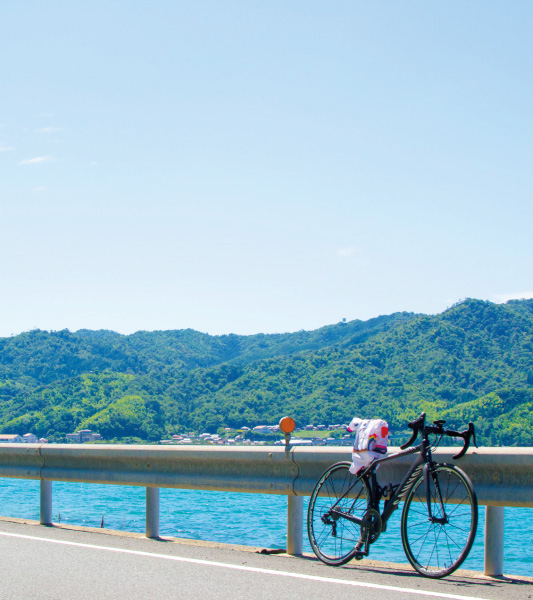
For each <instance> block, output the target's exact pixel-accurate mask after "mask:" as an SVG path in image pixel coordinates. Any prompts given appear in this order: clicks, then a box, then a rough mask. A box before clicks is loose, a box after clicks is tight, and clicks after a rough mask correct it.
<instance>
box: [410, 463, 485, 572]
mask: <svg viewBox="0 0 533 600" xmlns="http://www.w3.org/2000/svg"><path fill="white" fill-rule="evenodd" d="M436 472H437V473H438V481H439V487H440V490H441V495H442V501H443V505H444V514H443V511H442V508H441V504H440V502H439V501H438V497H437V491H436V486H435V482H434V481H433V478H432V477H431V475H430V497H431V507H432V509H431V510H432V515H433V517H435V518H434V520H433V521H431V520H430V519H429V515H428V509H427V502H426V485H425V482H424V478H423V477H421V478H420V479H418V480H417V481H416V482H415V484H414V486H413V488H412V490H411V492H410V493H409V495H408V498H407V501H406V505H405V508H404V512H403V516H402V541H403V545H404V549H405V553H406V556H407V558H408V560H409V562H410V563H411V564H412V565H413V567H414V568H415V569H416V570H417V571H418V572H419V573H421V574H422V575H426V576H428V577H444V576H445V575H448V574H450V573H452V572H453V571H455V570H456V569H457V568H458V567H459V566H460V565H461V563H462V562H463V561H464V559H465V558H466V557H467V555H468V552H469V551H470V548H471V547H472V543H473V541H474V537H475V534H476V529H477V501H476V498H475V494H474V492H473V490H472V488H471V486H470V485H469V482H468V480H467V479H466V477H464V476H463V475H462V473H460V472H458V470H456V469H454V468H452V467H447V466H442V467H438V468H437V469H436Z"/></svg>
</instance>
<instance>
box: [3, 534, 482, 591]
mask: <svg viewBox="0 0 533 600" xmlns="http://www.w3.org/2000/svg"><path fill="white" fill-rule="evenodd" d="M0 535H4V536H7V537H14V538H21V539H24V540H35V541H37V542H48V543H50V544H60V545H63V546H75V547H78V548H89V549H91V550H104V551H107V552H119V553H123V554H133V555H135V556H146V557H149V558H163V559H165V560H174V561H177V562H184V563H193V564H196V565H204V566H207V567H220V568H223V569H234V570H235V571H248V572H251V573H260V574H262V575H277V576H278V577H292V578H293V579H307V580H310V581H320V582H322V583H337V584H339V585H351V586H353V587H363V588H372V589H376V590H387V591H391V592H403V593H404V594H418V595H419V596H431V597H436V598H450V599H451V600H487V599H486V598H479V597H476V596H459V595H457V594H445V593H443V592H430V591H424V590H414V589H410V588H402V587H396V586H392V585H380V584H377V583H365V582H363V581H349V580H346V579H335V578H333V577H320V576H319V575H305V574H303V573H289V572H288V571H274V570H272V569H262V568H260V567H245V566H244V565H232V564H230V563H221V562H216V561H212V560H201V559H197V558H184V557H182V556H171V555H169V554H155V553H153V552H141V551H140V550H128V549H126V548H113V547H110V546H97V545H96V544H81V543H79V542H67V541H65V540H53V539H50V538H43V537H37V536H32V535H22V534H18V533H7V532H4V531H0Z"/></svg>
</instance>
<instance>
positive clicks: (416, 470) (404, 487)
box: [329, 439, 446, 528]
mask: <svg viewBox="0 0 533 600" xmlns="http://www.w3.org/2000/svg"><path fill="white" fill-rule="evenodd" d="M417 452H418V453H419V456H418V458H417V459H416V460H415V461H414V462H413V464H412V465H411V466H410V468H409V470H408V471H407V474H406V475H405V477H404V478H403V480H402V482H401V483H400V484H399V485H398V486H395V488H396V489H395V490H394V491H393V492H392V493H391V496H390V498H388V499H387V501H386V503H385V506H384V508H383V512H382V513H381V515H380V516H381V521H382V528H384V526H386V524H387V521H388V520H389V517H390V516H391V515H392V513H393V512H394V511H395V510H396V509H397V508H398V504H399V503H400V502H401V501H402V500H403V499H404V498H405V495H406V494H407V492H408V491H409V489H410V488H411V486H412V485H413V483H414V482H415V480H416V479H418V477H419V475H420V471H421V470H422V469H423V471H424V478H425V479H426V494H427V498H426V501H427V507H428V516H429V519H430V520H434V519H437V518H436V517H434V516H433V515H432V514H431V498H430V492H429V476H430V473H429V471H430V468H431V465H432V459H431V445H430V443H429V441H428V440H427V439H424V440H423V441H422V443H421V444H419V445H418V446H415V447H413V448H409V449H408V450H403V451H401V452H397V453H396V454H391V455H390V456H384V457H383V458H377V459H375V460H374V461H372V463H370V465H368V467H367V468H366V469H365V470H364V471H363V473H362V474H361V476H360V477H362V478H365V479H366V481H367V483H368V484H369V488H370V494H371V498H370V499H369V500H370V508H373V509H375V510H377V511H378V512H379V503H380V500H381V497H382V492H381V491H380V487H379V485H378V482H377V476H376V468H377V466H378V465H379V464H381V463H384V462H388V461H390V460H395V459H397V458H399V457H401V456H408V455H409V454H416V453H417ZM434 483H435V485H436V488H437V496H438V498H439V503H440V505H441V508H442V511H443V512H442V514H443V515H444V517H443V518H442V519H438V520H439V521H440V520H444V519H445V518H446V515H445V513H444V506H443V503H442V497H441V493H440V489H439V485H438V480H437V479H435V480H434ZM356 485H357V480H355V481H354V482H353V483H352V485H351V486H350V487H349V488H348V489H347V490H346V491H345V492H344V494H342V496H341V497H340V498H339V499H338V500H337V502H335V504H334V505H333V506H332V507H331V508H330V510H329V512H330V514H333V515H336V516H337V517H343V518H345V519H347V520H348V521H352V522H353V523H356V524H358V525H361V523H362V519H360V518H358V517H354V516H353V515H350V514H347V513H346V512H344V511H340V510H336V509H335V507H336V506H337V505H338V504H339V502H340V501H341V500H342V499H343V498H345V497H346V496H347V495H348V494H349V493H350V491H351V490H352V489H353V488H354V487H355V486H356ZM354 503H355V501H354Z"/></svg>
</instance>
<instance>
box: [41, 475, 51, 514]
mask: <svg viewBox="0 0 533 600" xmlns="http://www.w3.org/2000/svg"><path fill="white" fill-rule="evenodd" d="M40 523H41V525H52V482H51V481H45V480H44V479H41V519H40Z"/></svg>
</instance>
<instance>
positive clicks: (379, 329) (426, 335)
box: [0, 300, 533, 445]
mask: <svg viewBox="0 0 533 600" xmlns="http://www.w3.org/2000/svg"><path fill="white" fill-rule="evenodd" d="M532 406H533V301H532V300H522V301H510V302H508V303H507V304H492V303H490V302H483V301H479V300H466V301H464V302H462V303H460V304H458V305H456V306H454V307H452V308H451V309H449V310H447V311H445V312H444V313H442V314H440V315H435V316H427V315H416V314H412V313H397V314H393V315H389V316H382V317H378V318H376V319H371V320H369V321H352V322H349V323H339V324H336V325H330V326H327V327H323V328H321V329H318V330H315V331H300V332H296V333H285V334H272V335H266V334H258V335H252V336H238V335H224V336H210V335H207V334H203V333H199V332H196V331H192V330H181V331H155V332H137V333H135V334H133V335H129V336H125V335H120V334H118V333H114V332H111V331H88V330H80V331H77V332H74V333H73V332H69V331H67V330H64V331H58V332H46V331H40V330H36V331H30V332H26V333H23V334H21V335H18V336H13V337H10V338H2V339H0V428H1V431H3V432H5V433H8V432H13V433H25V432H27V431H33V432H34V433H36V434H37V435H39V436H46V437H48V438H49V439H52V440H56V441H62V440H63V439H64V435H65V434H66V433H68V432H71V431H74V430H76V429H80V428H90V429H93V430H94V431H98V432H99V433H101V434H102V436H103V437H104V438H105V439H107V440H128V439H139V440H148V441H156V440H158V439H160V438H161V437H163V436H165V435H166V434H167V433H174V432H175V431H178V430H181V431H183V430H184V429H187V430H191V429H193V430H202V431H216V430H217V428H219V427H223V426H230V427H242V426H244V425H247V426H254V425H257V424H259V423H275V422H277V421H278V420H279V418H280V416H282V415H284V414H290V415H292V416H294V418H295V419H296V422H297V424H298V425H300V426H301V425H306V424H307V423H315V424H316V423H318V422H321V423H332V422H336V423H338V422H346V421H347V420H349V419H350V418H351V417H352V416H353V415H355V414H357V415H360V416H365V417H372V416H380V417H383V418H386V419H387V420H388V421H389V423H390V424H391V427H392V428H393V430H396V431H402V430H404V429H405V423H406V422H407V421H408V420H410V419H412V418H413V417H415V416H416V415H417V414H418V413H419V412H421V411H422V410H425V411H426V412H427V413H428V416H429V417H430V418H437V417H439V418H446V419H447V420H448V422H449V423H451V424H453V425H454V426H457V427H461V426H463V425H464V424H465V423H466V422H468V421H470V420H472V421H474V422H475V424H476V427H477V430H478V431H479V436H478V438H479V439H478V442H479V441H481V442H483V443H485V444H490V445H517V444H518V445H533V434H532V433H531V432H532V431H533V428H532V425H533V417H532V414H533V413H532V410H531V409H532Z"/></svg>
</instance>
